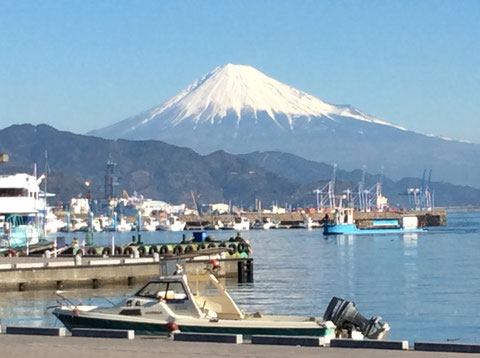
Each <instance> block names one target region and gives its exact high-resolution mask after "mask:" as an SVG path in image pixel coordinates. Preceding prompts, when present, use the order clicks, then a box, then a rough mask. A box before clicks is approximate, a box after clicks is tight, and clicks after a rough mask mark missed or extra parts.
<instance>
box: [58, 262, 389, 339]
mask: <svg viewBox="0 0 480 358" xmlns="http://www.w3.org/2000/svg"><path fill="white" fill-rule="evenodd" d="M53 314H54V315H55V316H56V317H57V318H58V319H59V320H60V321H61V322H62V323H63V324H64V325H65V326H66V327H67V328H68V329H69V330H72V329H73V328H112V329H132V330H135V332H136V333H137V334H168V333H169V332H171V331H173V330H176V329H178V330H180V331H181V332H204V333H234V334H243V335H246V336H251V335H253V334H268V335H290V336H318V337H325V338H327V339H330V338H334V337H335V336H336V335H337V334H338V333H339V332H340V331H342V330H347V331H349V332H350V333H351V332H352V331H355V332H357V333H359V334H362V335H364V336H367V337H368V338H371V339H384V338H386V337H387V335H388V331H389V329H390V327H389V325H388V324H387V323H384V322H380V317H374V318H372V319H370V320H369V319H366V318H364V317H363V316H361V315H360V314H359V313H358V311H357V310H356V308H355V304H354V303H353V302H349V301H345V300H342V299H339V298H337V297H334V298H333V299H332V301H331V302H330V305H329V306H328V307H327V310H326V312H325V315H324V317H323V318H321V317H302V316H273V315H263V314H261V313H259V312H257V313H253V314H250V313H246V312H244V311H242V310H241V309H240V308H239V307H238V306H237V304H236V303H235V302H234V300H233V299H232V298H231V296H230V295H229V294H228V292H227V291H226V290H225V288H224V287H223V286H222V285H221V284H220V282H219V281H218V280H217V279H216V278H215V276H214V275H213V274H212V271H209V272H205V273H202V274H184V273H183V270H182V269H180V270H179V271H177V272H175V274H174V275H171V276H161V277H158V278H154V279H152V280H150V281H149V282H148V283H147V284H146V285H145V286H143V287H142V288H141V289H140V290H138V291H137V293H135V295H133V296H132V297H130V298H128V299H126V300H124V301H123V302H121V303H120V304H117V305H115V306H113V307H109V308H101V307H98V306H84V305H74V304H73V303H72V302H71V301H67V302H66V304H61V305H60V306H58V307H57V308H55V309H54V311H53Z"/></svg>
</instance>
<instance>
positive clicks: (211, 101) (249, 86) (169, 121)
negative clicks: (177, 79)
mask: <svg viewBox="0 0 480 358" xmlns="http://www.w3.org/2000/svg"><path fill="white" fill-rule="evenodd" d="M259 112H265V113H267V115H268V117H269V118H270V119H272V120H273V121H274V122H275V124H276V125H277V126H279V127H282V128H284V127H286V125H285V123H283V122H281V121H279V117H286V118H287V121H288V122H287V123H288V125H287V127H290V129H293V127H294V122H295V119H296V118H299V117H307V118H308V120H311V119H312V118H314V117H327V118H329V119H332V120H333V119H335V118H337V117H346V118H352V119H356V120H361V121H366V122H371V123H377V124H383V125H388V126H393V127H396V128H399V129H403V128H401V127H398V126H394V125H392V124H390V123H387V122H385V121H382V120H380V119H377V118H374V117H372V116H368V115H366V114H364V113H362V112H360V111H359V110H357V109H355V108H353V107H351V106H335V105H332V104H329V103H326V102H324V101H322V100H320V99H318V98H316V97H313V96H311V95H309V94H307V93H305V92H302V91H299V90H297V89H295V88H293V87H290V86H288V85H286V84H284V83H281V82H279V81H277V80H275V79H273V78H271V77H268V76H266V75H265V74H263V73H262V72H260V71H258V70H256V69H255V68H253V67H251V66H246V65H233V64H227V65H225V66H222V67H217V68H215V69H214V70H213V71H212V72H210V73H209V74H207V75H205V76H203V77H202V78H200V79H199V80H196V81H194V82H193V83H192V84H190V85H189V86H188V87H187V88H186V89H184V90H183V91H181V92H180V93H179V94H177V95H176V96H174V97H173V98H171V99H170V100H168V101H166V102H165V103H164V104H162V105H161V106H159V107H156V108H154V109H152V110H150V111H147V112H145V113H142V114H141V115H138V116H135V117H133V118H129V119H127V120H125V121H123V122H120V123H118V124H117V125H113V126H111V127H107V128H106V130H98V131H93V132H92V134H96V135H100V136H103V135H105V133H110V135H114V136H115V133H116V132H120V133H118V134H117V136H119V137H124V136H125V137H127V138H128V137H131V136H130V135H129V133H133V132H135V131H136V130H138V129H140V128H141V127H142V126H146V125H149V124H151V122H154V121H156V120H161V121H162V122H163V123H162V124H161V126H162V127H165V126H167V127H174V126H177V125H178V124H179V123H181V122H182V121H184V120H186V119H188V120H190V121H191V122H193V123H194V124H195V125H198V124H202V123H210V124H214V123H216V122H218V121H221V119H222V118H224V117H226V116H228V115H229V114H230V113H234V114H235V116H236V118H237V129H238V127H239V126H240V122H241V120H242V118H243V117H244V116H245V114H246V113H247V114H248V117H249V118H251V117H252V116H253V118H254V119H255V120H257V121H258V120H259V116H258V113H259ZM122 127H123V128H122ZM112 129H115V130H114V131H113V133H112ZM285 129H288V128H285ZM134 137H136V136H134Z"/></svg>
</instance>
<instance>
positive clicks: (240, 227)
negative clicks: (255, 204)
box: [233, 216, 250, 231]
mask: <svg viewBox="0 0 480 358" xmlns="http://www.w3.org/2000/svg"><path fill="white" fill-rule="evenodd" d="M233 230H236V231H247V230H250V220H248V219H247V218H246V217H245V216H236V217H235V218H234V219H233Z"/></svg>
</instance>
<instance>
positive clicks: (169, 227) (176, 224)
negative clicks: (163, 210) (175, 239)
mask: <svg viewBox="0 0 480 358" xmlns="http://www.w3.org/2000/svg"><path fill="white" fill-rule="evenodd" d="M186 224H187V223H186V222H185V221H182V220H180V219H179V218H178V217H177V216H175V215H170V216H169V217H168V218H167V219H166V220H165V221H164V222H161V223H160V224H159V225H158V226H157V230H160V231H183V230H185V226H186Z"/></svg>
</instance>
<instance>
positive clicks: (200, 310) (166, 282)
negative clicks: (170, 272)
mask: <svg viewBox="0 0 480 358" xmlns="http://www.w3.org/2000/svg"><path fill="white" fill-rule="evenodd" d="M152 300H155V301H154V302H158V303H159V304H160V305H161V306H164V308H166V307H165V306H167V307H168V310H171V313H173V314H174V315H189V316H196V317H199V318H202V317H208V318H211V319H244V313H243V312H242V311H241V310H240V308H239V307H238V306H237V305H236V304H235V302H234V301H233V299H232V298H231V297H230V295H229V294H228V292H227V291H226V290H225V288H224V287H223V286H222V285H221V284H220V282H219V281H218V280H217V279H216V278H215V276H213V275H212V274H198V275H185V274H182V275H175V276H164V277H159V278H156V279H152V280H150V281H149V282H148V283H147V284H146V285H145V286H143V287H142V288H141V289H140V290H138V291H137V293H136V294H135V295H134V296H133V297H132V298H130V299H129V300H127V302H126V306H127V307H139V308H140V307H145V308H146V307H150V306H151V305H152ZM139 313H140V312H139ZM147 313H148V312H147ZM120 314H122V313H120ZM140 314H141V313H140Z"/></svg>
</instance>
